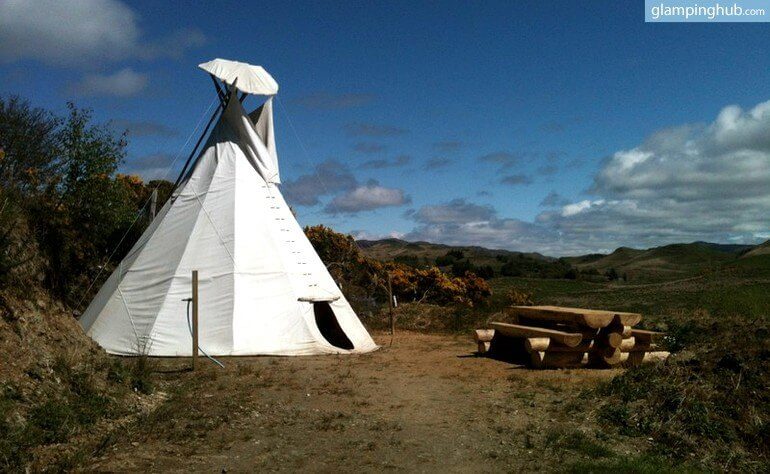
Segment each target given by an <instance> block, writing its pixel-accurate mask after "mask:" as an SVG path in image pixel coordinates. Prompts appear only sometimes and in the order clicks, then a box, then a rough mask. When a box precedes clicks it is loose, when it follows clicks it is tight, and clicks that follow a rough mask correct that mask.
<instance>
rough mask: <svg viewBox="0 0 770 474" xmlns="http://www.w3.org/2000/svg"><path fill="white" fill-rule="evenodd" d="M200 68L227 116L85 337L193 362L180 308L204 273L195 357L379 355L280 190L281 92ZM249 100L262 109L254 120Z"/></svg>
mask: <svg viewBox="0 0 770 474" xmlns="http://www.w3.org/2000/svg"><path fill="white" fill-rule="evenodd" d="M200 67H201V68H202V69H203V70H205V71H207V72H208V73H209V74H210V75H211V77H212V78H214V83H215V85H216V86H217V93H218V94H219V96H220V100H221V104H220V107H221V109H222V113H221V116H220V117H219V120H218V121H217V122H216V126H215V127H214V129H213V130H212V132H211V135H210V136H209V138H208V140H207V142H206V144H205V145H204V147H203V149H202V152H201V153H200V154H199V155H198V157H197V159H196V160H195V161H194V162H193V165H192V167H191V168H190V170H189V171H187V172H186V173H185V172H184V171H183V175H182V176H180V178H181V179H180V180H179V186H177V188H176V189H175V191H174V192H173V194H172V196H171V198H170V199H169V201H168V202H167V203H166V205H165V206H164V207H163V208H162V209H161V210H160V212H159V213H158V216H157V217H156V218H155V220H154V221H153V222H152V224H150V226H149V228H148V229H147V230H146V231H145V232H144V234H143V235H142V237H141V238H140V239H139V241H138V242H137V243H136V244H135V245H134V247H133V248H132V249H131V251H130V252H129V253H128V255H127V256H126V257H125V259H124V260H123V261H122V262H121V264H120V266H119V267H118V268H117V269H116V270H115V272H114V273H113V274H112V275H111V276H110V277H109V279H108V280H107V282H106V283H105V284H104V286H102V288H101V289H100V290H99V293H98V294H97V295H96V297H95V298H94V300H93V301H92V302H91V304H90V305H89V307H88V309H86V311H85V313H84V314H83V316H82V317H81V319H80V323H81V325H82V326H83V328H84V330H85V331H86V333H87V334H88V335H89V336H91V337H92V338H93V339H94V340H95V341H96V342H98V343H99V344H100V345H101V346H102V347H103V348H104V349H105V350H107V352H110V353H113V354H124V355H132V354H137V353H139V352H144V353H147V354H149V355H153V356H189V355H191V352H192V350H191V338H190V337H191V336H190V332H189V330H188V321H187V318H188V315H187V302H186V301H184V300H185V299H186V298H189V296H190V293H191V272H192V270H198V271H199V275H200V282H199V295H200V306H199V307H200V320H199V347H200V349H201V350H203V351H205V352H207V353H208V354H211V355H257V354H274V355H306V354H327V353H338V354H340V353H362V352H368V351H372V350H374V349H376V348H377V346H376V344H375V343H374V341H373V340H372V338H371V337H370V336H369V334H368V333H367V331H366V329H365V328H364V327H363V325H362V324H361V322H360V321H359V319H358V317H357V316H356V314H355V312H353V309H352V308H351V307H350V304H349V303H348V302H347V300H345V297H344V296H343V295H342V293H341V292H340V289H339V288H338V287H337V285H336V284H335V282H334V280H333V279H332V277H331V275H329V272H328V271H327V270H326V267H325V266H324V264H323V263H322V262H321V259H320V258H319V257H318V255H317V254H316V252H315V250H314V249H313V247H312V245H311V244H310V242H309V241H308V239H307V238H306V237H305V235H304V233H303V232H302V229H301V228H300V226H299V224H298V223H297V221H296V220H295V218H294V216H293V214H292V212H291V210H290V209H289V206H288V205H287V204H286V202H285V201H284V199H283V196H282V195H281V192H280V191H279V189H278V186H277V185H278V184H280V178H279V173H278V159H277V154H276V148H275V138H274V134H273V115H272V114H273V110H272V100H273V96H274V95H275V94H276V93H277V92H278V84H277V83H276V82H275V80H274V79H273V78H272V77H271V76H270V75H269V74H268V73H267V72H266V71H265V70H264V69H263V68H261V67H259V66H251V65H249V64H244V63H238V62H235V61H226V60H222V59H216V60H213V61H210V62H208V63H205V64H201V65H200ZM217 79H219V80H221V81H222V82H223V83H224V85H225V91H222V90H221V88H220V87H219V83H218V82H217ZM238 91H240V92H242V93H243V96H242V97H241V98H240V100H239V97H238ZM246 94H254V95H264V96H267V100H266V101H265V103H264V104H263V105H262V106H261V107H260V108H259V109H257V110H255V111H254V112H253V113H252V114H251V115H249V114H247V113H246V111H245V110H244V108H243V106H242V99H243V97H244V96H245V95H246ZM204 134H205V132H204Z"/></svg>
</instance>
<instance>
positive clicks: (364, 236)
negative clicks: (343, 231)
mask: <svg viewBox="0 0 770 474" xmlns="http://www.w3.org/2000/svg"><path fill="white" fill-rule="evenodd" d="M350 235H352V236H353V238H354V239H356V240H382V239H401V238H403V237H404V235H406V234H405V233H404V232H399V231H397V230H392V231H390V232H387V233H384V234H378V233H372V232H369V231H367V230H362V229H355V230H351V231H350Z"/></svg>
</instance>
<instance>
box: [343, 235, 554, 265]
mask: <svg viewBox="0 0 770 474" xmlns="http://www.w3.org/2000/svg"><path fill="white" fill-rule="evenodd" d="M356 243H357V244H358V247H359V248H361V250H363V251H364V253H365V254H366V255H368V256H370V257H373V258H376V259H378V260H393V258H394V257H396V256H400V255H401V256H403V255H413V256H416V257H421V258H423V257H424V258H427V259H429V260H435V258H436V257H440V256H444V255H446V253H447V252H449V251H450V250H459V251H461V252H463V253H464V254H465V255H466V256H467V257H468V258H471V259H473V260H474V261H476V262H477V264H481V262H483V261H489V260H495V257H496V256H498V255H506V256H519V255H522V256H524V257H527V258H532V259H535V260H543V261H553V260H556V259H555V258H553V257H546V256H545V255H542V254H539V253H536V252H529V253H525V252H513V251H510V250H497V249H488V248H485V247H479V246H452V245H444V244H433V243H430V242H407V241H406V240H401V239H395V238H392V239H382V240H358V241H356ZM490 263H491V262H490Z"/></svg>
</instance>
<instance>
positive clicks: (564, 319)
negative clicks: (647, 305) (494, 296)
mask: <svg viewBox="0 0 770 474" xmlns="http://www.w3.org/2000/svg"><path fill="white" fill-rule="evenodd" d="M508 311H509V312H510V313H512V314H516V315H519V316H524V317H527V318H530V319H536V320H542V321H553V322H559V323H571V324H578V325H581V326H587V327H589V328H594V329H600V328H603V327H607V326H609V325H610V324H611V323H613V322H615V323H616V324H622V325H623V326H634V325H636V324H638V323H639V321H641V320H642V315H641V314H639V313H626V312H622V311H608V310H599V309H585V308H565V307H561V306H511V307H510V308H508Z"/></svg>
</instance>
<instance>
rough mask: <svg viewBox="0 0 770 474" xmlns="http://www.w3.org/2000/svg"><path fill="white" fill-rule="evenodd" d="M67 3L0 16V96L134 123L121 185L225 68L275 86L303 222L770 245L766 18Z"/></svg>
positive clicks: (162, 150) (560, 244) (419, 234)
mask: <svg viewBox="0 0 770 474" xmlns="http://www.w3.org/2000/svg"><path fill="white" fill-rule="evenodd" d="M36 3H44V4H45V3H48V4H47V5H34V4H36ZM64 3H66V2H19V3H16V2H2V3H0V79H2V89H0V92H1V93H2V94H3V95H7V94H20V95H22V96H24V97H27V98H29V99H30V100H31V101H32V103H33V104H34V105H38V106H43V107H47V108H51V109H54V110H58V111H62V110H63V109H64V105H65V103H66V101H67V100H72V101H74V102H75V103H76V104H77V105H79V106H82V107H90V108H92V109H93V110H94V115H95V117H96V118H97V119H98V120H100V121H108V120H113V121H115V126H116V127H117V128H128V129H129V132H130V147H129V154H128V158H127V161H126V164H125V170H126V171H128V172H134V173H140V174H143V175H145V176H146V177H150V176H157V175H159V174H162V171H163V170H164V168H165V167H167V166H168V164H169V163H170V161H171V159H172V157H173V156H174V155H176V154H177V153H178V150H179V149H180V147H181V146H182V144H183V143H184V141H185V139H186V138H187V137H188V136H189V134H190V132H191V131H192V130H193V128H194V127H195V125H196V123H197V121H198V120H199V119H200V117H201V115H202V113H203V112H204V111H205V110H206V108H207V107H208V106H209V105H210V104H211V103H212V100H213V99H214V95H213V92H212V90H213V89H212V86H211V82H210V80H209V78H208V77H206V75H205V74H204V73H203V72H202V71H199V70H198V69H197V68H196V65H197V64H198V63H201V62H204V61H207V60H209V59H213V58H215V57H221V58H227V59H235V60H240V61H244V62H249V63H252V64H260V65H263V66H264V67H265V68H266V69H267V70H268V71H270V73H271V74H272V75H273V76H274V77H275V78H276V80H277V81H278V83H279V84H280V87H281V90H280V93H279V99H280V104H278V107H277V108H276V127H277V142H278V152H279V158H280V160H281V172H282V179H283V180H284V182H285V184H284V188H285V194H286V195H287V198H288V199H289V201H290V204H293V205H294V207H295V209H296V211H297V213H298V218H299V220H300V223H302V224H315V223H324V224H327V225H330V226H332V227H333V228H335V229H337V230H340V231H345V232H351V233H354V235H357V236H359V237H375V238H376V237H382V236H388V235H396V236H402V237H405V238H407V239H410V240H419V239H425V240H431V241H441V242H446V243H452V244H477V245H484V246H491V247H502V248H509V249H514V250H524V251H531V250H535V251H541V252H544V253H549V254H553V255H562V254H574V253H583V252H589V251H607V250H611V249H613V248H615V247H617V246H621V245H627V246H637V247H646V246H651V245H659V244H663V243H670V242H677V241H692V240H711V241H723V242H752V243H753V242H759V241H762V240H766V239H767V238H770V232H769V229H768V225H767V224H765V221H766V219H765V216H766V215H767V211H770V185H767V184H766V183H767V181H765V179H767V178H770V112H767V113H766V110H765V109H766V108H768V107H763V103H764V102H765V101H767V100H768V99H770V94H769V93H768V88H769V87H770V86H768V84H770V55H769V54H768V52H769V51H770V49H769V48H768V46H770V35H768V29H767V28H768V27H770V26H769V25H767V24H726V23H722V24H645V23H644V11H643V6H644V2H643V1H628V2H625V1H624V2H618V1H558V2H551V1H519V2H483V3H482V2H429V3H428V2H292V1H289V2H189V3H182V4H180V5H174V4H172V3H170V2H144V1H118V0H110V1H107V0H88V1H84V2H79V3H78V4H77V5H64ZM62 5H64V6H62ZM40 11H48V12H50V14H49V15H40V14H39V12H40ZM252 100H253V99H252ZM252 103H253V104H255V105H256V102H252ZM732 106H738V107H739V108H732ZM289 120H290V121H291V123H292V124H293V125H294V128H295V129H296V131H297V135H295V134H294V132H293V131H292V128H291V126H290V124H289ZM303 144H304V146H303ZM179 161H182V160H179ZM169 176H170V177H171V179H172V180H173V178H175V177H176V175H175V173H174V171H173V170H172V171H171V172H170V173H169ZM319 178H320V180H321V181H322V182H323V183H324V184H323V185H321V186H320V187H319V185H318V181H319ZM372 180H374V181H372ZM303 186H304V188H303ZM297 196H300V197H299V198H298V197H297ZM546 198H547V199H546ZM332 201H333V202H334V204H332V205H330V204H329V203H330V202H332ZM303 203H304V205H303ZM311 203H315V204H314V205H307V204H311Z"/></svg>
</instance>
